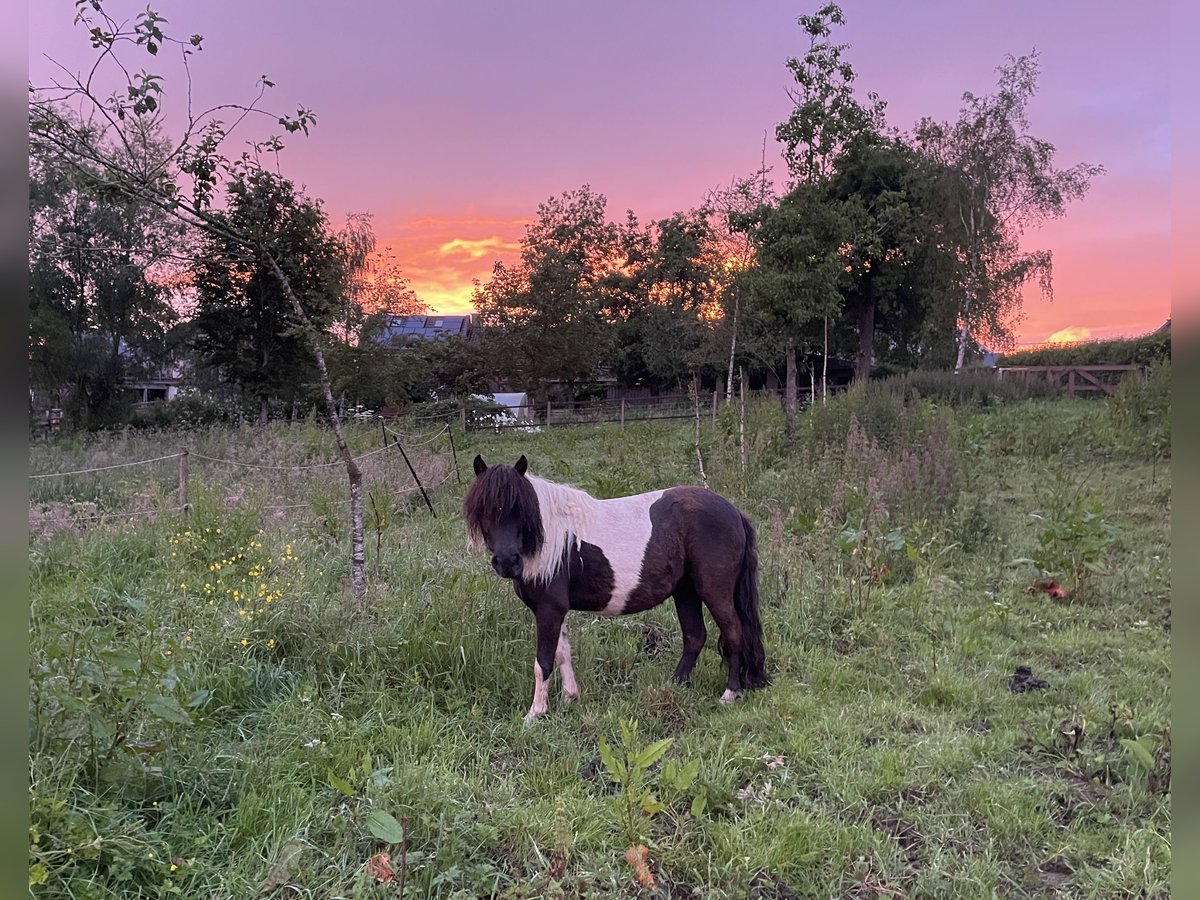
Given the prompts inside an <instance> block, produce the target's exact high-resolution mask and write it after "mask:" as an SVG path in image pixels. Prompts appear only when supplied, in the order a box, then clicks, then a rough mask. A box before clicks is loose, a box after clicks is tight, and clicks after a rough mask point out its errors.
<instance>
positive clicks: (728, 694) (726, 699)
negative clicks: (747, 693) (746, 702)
mask: <svg viewBox="0 0 1200 900" xmlns="http://www.w3.org/2000/svg"><path fill="white" fill-rule="evenodd" d="M739 696H741V695H740V694H738V692H737V691H731V690H728V689H726V691H725V693H723V694H722V695H721V702H722V703H724V704H725V705H726V706H728V705H729V704H730V703H733V702H734V701H735V700H737V698H738V697H739Z"/></svg>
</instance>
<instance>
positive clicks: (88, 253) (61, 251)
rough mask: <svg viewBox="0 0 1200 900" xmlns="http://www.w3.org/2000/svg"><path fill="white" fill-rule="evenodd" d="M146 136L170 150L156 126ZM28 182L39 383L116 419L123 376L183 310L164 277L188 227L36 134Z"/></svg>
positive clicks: (79, 412) (85, 414)
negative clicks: (77, 165)
mask: <svg viewBox="0 0 1200 900" xmlns="http://www.w3.org/2000/svg"><path fill="white" fill-rule="evenodd" d="M62 115H64V116H66V115H68V114H67V113H66V112H65V111H63V112H62ZM141 137H142V138H143V140H144V142H145V144H146V146H147V147H148V148H149V149H150V150H151V151H152V152H153V151H154V149H155V148H157V152H159V153H161V152H163V150H162V145H161V142H160V141H158V140H157V137H156V134H155V131H154V129H152V128H151V129H149V130H148V131H147V132H146V133H145V134H143V135H142V136H141ZM110 152H114V148H110ZM29 186H30V219H29V227H30V233H29V266H30V289H31V290H30V333H29V359H30V376H31V381H32V384H33V385H34V386H35V387H36V388H40V389H42V390H44V391H46V392H48V393H50V394H51V395H54V396H56V397H58V402H59V405H65V406H66V407H67V408H69V409H70V410H71V412H72V414H73V415H72V417H73V418H74V419H76V420H77V421H79V422H81V423H82V424H83V425H85V426H89V425H96V424H104V423H111V422H114V421H116V420H117V419H118V417H119V416H120V415H121V414H122V413H123V411H124V408H125V406H126V404H127V398H126V397H125V395H124V391H123V383H124V381H125V379H126V378H127V377H129V376H131V375H135V374H137V370H138V369H139V368H144V367H147V366H151V365H153V364H154V363H155V362H157V361H158V360H157V358H156V357H157V356H158V354H157V353H156V352H155V351H156V349H157V346H158V343H159V342H160V341H161V339H162V337H163V335H164V333H165V331H166V329H167V328H168V327H170V325H171V324H172V322H173V321H174V320H175V318H176V315H175V311H174V310H173V309H172V307H171V305H170V303H169V302H168V297H167V290H166V284H165V282H166V277H167V275H168V274H169V273H170V269H171V267H172V266H173V259H172V257H173V254H172V252H171V251H172V250H174V249H175V248H176V247H177V246H178V244H179V242H180V239H181V234H180V232H181V230H182V229H181V228H180V227H179V226H178V224H177V223H175V222H174V221H173V220H172V219H170V218H169V217H167V216H165V215H164V214H162V213H161V212H160V211H159V210H157V209H155V208H154V207H153V206H150V205H148V204H145V203H141V202H138V201H135V200H131V199H129V198H128V197H125V196H123V195H120V194H115V193H113V192H112V191H109V190H107V189H106V188H105V186H104V185H103V183H102V181H101V180H100V179H98V178H97V177H96V175H95V172H94V171H93V170H90V169H87V170H82V171H80V170H76V169H74V168H72V167H70V166H64V165H63V164H62V162H61V160H59V159H58V158H57V157H56V156H55V155H54V154H53V153H50V152H48V148H47V147H46V146H45V145H44V144H42V143H40V142H37V141H34V142H31V145H30V179H29Z"/></svg>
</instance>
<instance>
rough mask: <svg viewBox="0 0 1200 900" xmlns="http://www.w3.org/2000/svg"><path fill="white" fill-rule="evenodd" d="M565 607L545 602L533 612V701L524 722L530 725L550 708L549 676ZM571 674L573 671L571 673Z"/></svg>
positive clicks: (564, 614) (560, 632)
mask: <svg viewBox="0 0 1200 900" xmlns="http://www.w3.org/2000/svg"><path fill="white" fill-rule="evenodd" d="M565 616H566V610H565V609H558V608H557V607H555V606H553V605H551V604H549V603H547V604H545V605H542V606H539V607H538V608H537V610H536V611H535V613H534V620H535V621H536V622H537V654H536V655H535V656H534V659H533V703H532V704H531V705H530V707H529V712H527V713H526V714H525V724H526V725H531V724H532V723H533V721H534V720H535V719H537V718H538V717H539V716H544V715H545V714H546V713H547V712H549V710H550V690H549V682H550V676H551V675H552V674H553V673H554V659H555V655H556V651H557V650H558V641H559V637H560V635H561V634H562V626H563V618H564V617H565ZM572 674H573V673H572Z"/></svg>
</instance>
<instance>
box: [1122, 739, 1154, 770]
mask: <svg viewBox="0 0 1200 900" xmlns="http://www.w3.org/2000/svg"><path fill="white" fill-rule="evenodd" d="M1121 746H1122V747H1124V748H1125V749H1126V750H1128V751H1129V752H1130V754H1131V755H1132V756H1133V758H1134V759H1136V760H1137V761H1138V762H1139V763H1141V764H1142V766H1143V767H1144V768H1146V769H1147V770H1149V769H1153V768H1154V757H1153V756H1151V755H1150V751H1149V750H1147V749H1146V745H1145V744H1143V743H1142V742H1141V741H1134V740H1130V739H1129V738H1121Z"/></svg>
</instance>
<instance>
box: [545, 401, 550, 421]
mask: <svg viewBox="0 0 1200 900" xmlns="http://www.w3.org/2000/svg"><path fill="white" fill-rule="evenodd" d="M546 427H547V428H549V427H550V401H549V400H547V401H546Z"/></svg>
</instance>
